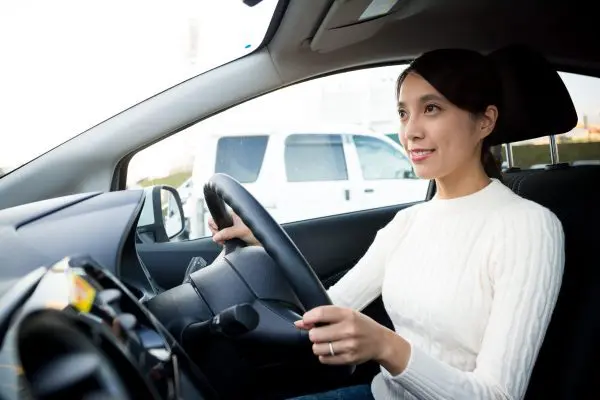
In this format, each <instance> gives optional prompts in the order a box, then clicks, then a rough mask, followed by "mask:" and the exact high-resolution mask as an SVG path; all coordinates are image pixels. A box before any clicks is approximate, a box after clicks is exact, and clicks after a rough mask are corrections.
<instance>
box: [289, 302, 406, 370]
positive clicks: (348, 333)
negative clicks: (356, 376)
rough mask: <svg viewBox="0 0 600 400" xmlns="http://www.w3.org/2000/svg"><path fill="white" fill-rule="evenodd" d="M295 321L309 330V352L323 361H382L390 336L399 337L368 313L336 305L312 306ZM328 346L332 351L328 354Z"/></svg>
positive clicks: (355, 362) (330, 362)
mask: <svg viewBox="0 0 600 400" xmlns="http://www.w3.org/2000/svg"><path fill="white" fill-rule="evenodd" d="M295 324H296V326H297V327H298V328H300V329H305V330H308V331H309V338H310V340H311V342H313V347H312V348H313V352H314V353H315V355H317V356H318V357H319V361H320V362H321V363H323V364H332V365H336V364H353V365H357V364H361V363H364V362H366V361H369V360H375V361H377V362H379V363H382V362H383V361H384V359H385V358H386V357H387V354H388V353H389V350H388V349H390V347H394V346H393V344H392V343H390V342H391V341H393V340H394V339H393V336H395V337H396V338H399V336H398V335H396V334H395V332H393V331H390V330H389V329H387V328H386V327H384V326H383V325H380V324H378V323H377V322H375V321H374V320H372V319H371V318H369V317H368V316H366V315H364V314H362V313H360V312H358V311H355V310H352V309H349V308H342V307H337V306H322V307H317V308H314V309H312V310H310V311H308V312H307V313H306V314H304V316H303V317H302V319H301V320H299V321H296V323H295ZM321 324H324V325H321ZM316 325H319V326H316ZM390 333H393V336H391V335H390ZM330 343H331V345H330ZM332 348H333V354H334V355H332V354H331V350H332Z"/></svg>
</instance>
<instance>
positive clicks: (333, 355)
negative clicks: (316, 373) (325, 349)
mask: <svg viewBox="0 0 600 400" xmlns="http://www.w3.org/2000/svg"><path fill="white" fill-rule="evenodd" d="M329 355H330V356H331V357H335V351H334V350H333V343H331V342H329Z"/></svg>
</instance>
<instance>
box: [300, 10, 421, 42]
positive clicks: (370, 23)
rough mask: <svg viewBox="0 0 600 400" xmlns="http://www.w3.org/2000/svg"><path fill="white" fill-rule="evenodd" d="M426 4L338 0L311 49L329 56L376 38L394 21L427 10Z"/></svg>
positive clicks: (324, 20)
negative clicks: (329, 53) (380, 31)
mask: <svg viewBox="0 0 600 400" xmlns="http://www.w3.org/2000/svg"><path fill="white" fill-rule="evenodd" d="M428 3H429V1H426V0H335V1H334V2H333V4H332V5H331V7H330V8H329V11H328V12H327V15H326V16H325V18H324V19H323V22H322V23H321V25H320V26H319V28H318V29H317V32H316V33H315V36H314V37H313V39H312V41H311V43H310V48H311V50H313V51H315V52H319V53H326V52H329V51H333V50H336V49H339V48H342V47H346V46H349V45H352V44H355V43H358V42H361V41H363V40H365V39H368V38H370V37H372V36H373V35H375V34H376V33H377V32H378V31H379V30H381V28H382V27H383V26H385V25H386V24H387V23H389V22H390V21H392V20H398V19H403V18H406V17H409V16H411V15H414V14H416V13H418V12H419V11H421V10H423V9H425V8H426V6H427V4H428Z"/></svg>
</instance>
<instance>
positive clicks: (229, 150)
mask: <svg viewBox="0 0 600 400" xmlns="http://www.w3.org/2000/svg"><path fill="white" fill-rule="evenodd" d="M268 140H269V137H268V136H238V137H222V138H220V139H219V140H218V142H217V157H216V163H215V173H217V172H221V173H224V174H227V175H230V176H232V177H233V178H235V179H237V180H238V181H239V182H240V183H252V182H255V181H256V179H257V178H258V174H259V172H260V168H261V166H262V163H263V159H264V157H265V151H266V149H267V142H268Z"/></svg>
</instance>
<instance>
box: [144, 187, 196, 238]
mask: <svg viewBox="0 0 600 400" xmlns="http://www.w3.org/2000/svg"><path fill="white" fill-rule="evenodd" d="M144 191H145V193H146V199H145V201H144V208H143V209H142V213H141V215H140V219H139V221H138V226H137V231H138V234H139V236H140V237H141V239H142V240H145V241H151V242H154V243H164V242H168V241H169V240H171V239H173V238H175V237H177V236H178V235H180V234H181V233H183V231H184V229H185V215H184V213H183V205H182V203H181V197H180V196H179V192H177V189H175V188H174V187H171V186H166V185H156V186H151V187H149V188H146V189H144Z"/></svg>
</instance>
